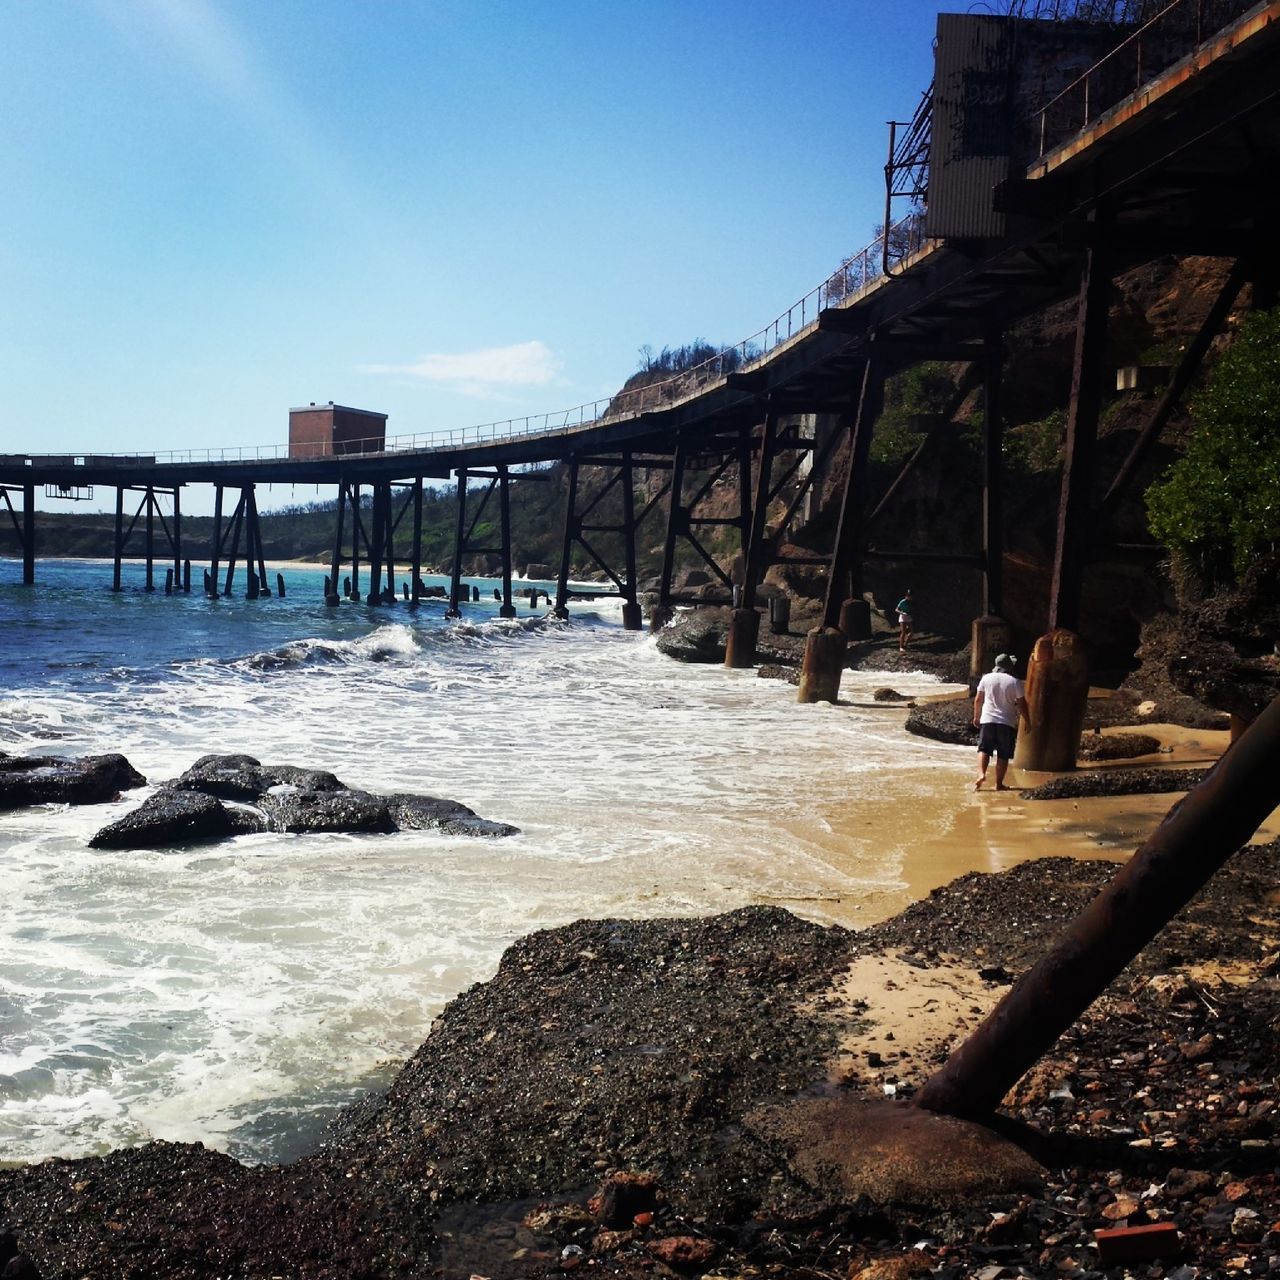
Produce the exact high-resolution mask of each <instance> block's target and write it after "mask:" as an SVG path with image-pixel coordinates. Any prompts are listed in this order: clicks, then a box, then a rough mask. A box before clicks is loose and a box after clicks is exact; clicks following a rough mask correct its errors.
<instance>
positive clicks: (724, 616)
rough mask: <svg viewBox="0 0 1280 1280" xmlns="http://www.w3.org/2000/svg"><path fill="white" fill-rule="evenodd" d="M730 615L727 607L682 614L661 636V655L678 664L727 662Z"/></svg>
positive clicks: (660, 633)
mask: <svg viewBox="0 0 1280 1280" xmlns="http://www.w3.org/2000/svg"><path fill="white" fill-rule="evenodd" d="M729 614H730V611H729V610H728V609H724V608H708V609H694V610H691V611H690V612H688V613H682V614H678V615H677V616H676V617H675V619H673V620H672V622H671V623H669V624H668V625H667V626H665V627H663V628H662V630H661V631H660V632H659V633H658V635H657V638H656V640H655V643H656V644H657V646H658V650H659V652H660V653H665V654H666V655H667V657H668V658H674V659H675V660H676V661H677V662H723V661H724V652H725V637H726V635H727V634H728V629H729Z"/></svg>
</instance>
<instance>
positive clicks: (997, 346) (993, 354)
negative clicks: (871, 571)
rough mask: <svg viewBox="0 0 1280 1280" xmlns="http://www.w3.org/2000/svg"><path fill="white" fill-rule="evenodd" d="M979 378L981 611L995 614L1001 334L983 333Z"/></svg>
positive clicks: (1000, 537) (998, 598)
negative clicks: (984, 346)
mask: <svg viewBox="0 0 1280 1280" xmlns="http://www.w3.org/2000/svg"><path fill="white" fill-rule="evenodd" d="M983 365H984V370H983V371H984V373H985V375H986V376H985V378H984V380H983V386H982V394H983V405H982V409H983V415H982V416H983V422H982V557H983V561H984V563H983V571H982V612H983V614H984V616H986V617H998V616H999V615H1000V614H1001V613H1003V611H1004V501H1003V483H1002V479H1001V476H1002V471H1003V467H1002V462H1003V456H1004V455H1003V446H1004V410H1003V407H1002V404H1001V382H1002V379H1003V375H1004V345H1003V335H1002V334H1000V333H999V332H998V331H995V332H992V333H989V334H988V335H987V356H986V359H985V361H984V362H983Z"/></svg>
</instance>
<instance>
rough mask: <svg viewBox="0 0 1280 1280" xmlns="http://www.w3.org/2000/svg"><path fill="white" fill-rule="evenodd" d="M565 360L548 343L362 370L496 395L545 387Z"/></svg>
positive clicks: (521, 344) (433, 356)
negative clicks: (400, 375) (405, 376)
mask: <svg viewBox="0 0 1280 1280" xmlns="http://www.w3.org/2000/svg"><path fill="white" fill-rule="evenodd" d="M563 367H564V366H563V363H562V361H560V360H559V359H558V358H557V357H556V355H555V353H554V352H553V351H552V350H551V348H550V347H548V346H547V345H546V343H543V342H538V341H536V340H535V341H533V342H517V343H515V344H514V345H512V346H509V347H483V348H481V349H480V350H478V351H459V352H455V353H453V354H440V353H435V354H431V355H425V356H422V357H421V358H420V359H418V360H415V361H414V362H413V363H412V364H366V365H362V366H361V372H363V373H392V374H405V375H408V376H410V377H413V378H418V379H420V380H421V381H423V382H429V383H431V384H433V385H435V386H442V387H447V388H448V389H449V390H451V391H458V392H461V393H462V394H463V395H473V396H494V395H498V394H500V392H501V391H503V390H505V389H508V388H512V387H545V386H549V385H551V384H552V383H554V382H556V381H557V380H558V379H559V375H560V370H561V369H562V368H563Z"/></svg>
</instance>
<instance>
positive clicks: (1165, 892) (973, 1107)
mask: <svg viewBox="0 0 1280 1280" xmlns="http://www.w3.org/2000/svg"><path fill="white" fill-rule="evenodd" d="M1277 759H1280V698H1278V699H1276V700H1275V701H1274V702H1272V703H1271V705H1270V706H1269V707H1267V709H1266V710H1265V711H1263V712H1262V714H1261V715H1260V716H1259V717H1258V718H1257V719H1256V720H1255V721H1254V722H1253V724H1251V725H1250V726H1249V728H1248V729H1246V730H1245V732H1244V733H1243V734H1242V735H1241V737H1240V738H1239V739H1238V740H1237V741H1236V742H1234V743H1233V744H1232V746H1231V749H1230V750H1229V751H1227V752H1226V753H1225V754H1224V755H1223V756H1222V758H1221V759H1220V760H1219V761H1218V763H1217V765H1216V766H1215V767H1214V768H1213V770H1212V772H1210V773H1209V775H1208V776H1207V777H1206V778H1204V780H1203V781H1201V782H1200V783H1199V785H1198V786H1196V787H1195V789H1194V790H1192V791H1191V792H1190V793H1189V794H1188V795H1187V797H1186V798H1185V799H1184V800H1182V801H1180V802H1179V803H1178V804H1176V805H1175V806H1174V807H1173V808H1172V809H1171V810H1170V811H1169V814H1168V816H1167V817H1166V818H1165V820H1164V821H1163V822H1162V823H1161V824H1160V826H1159V827H1157V828H1156V830H1155V832H1154V834H1152V836H1151V837H1150V838H1149V839H1148V840H1147V841H1146V843H1145V844H1144V845H1143V846H1142V847H1141V848H1140V849H1139V850H1138V851H1137V852H1136V853H1135V854H1134V855H1133V857H1132V858H1131V859H1130V860H1129V862H1128V863H1126V865H1125V866H1124V867H1122V868H1121V869H1120V870H1119V871H1118V872H1117V873H1116V875H1115V877H1114V878H1113V879H1112V880H1111V882H1110V883H1109V884H1108V885H1107V887H1106V888H1105V889H1103V890H1102V892H1101V893H1099V894H1098V895H1097V897H1095V898H1094V899H1093V901H1092V902H1091V903H1090V904H1089V905H1088V906H1087V907H1086V908H1085V910H1084V911H1083V912H1082V913H1081V914H1080V915H1079V916H1077V917H1076V919H1075V921H1074V922H1073V923H1072V924H1071V925H1070V926H1069V927H1068V928H1067V930H1066V932H1065V933H1064V934H1063V935H1062V936H1061V937H1060V939H1059V940H1058V942H1057V943H1056V944H1055V945H1054V946H1053V947H1052V948H1051V949H1050V950H1049V951H1048V952H1047V953H1046V954H1045V955H1044V956H1043V957H1042V958H1041V959H1040V960H1039V961H1038V962H1037V963H1036V964H1035V965H1034V966H1033V967H1032V968H1031V969H1030V970H1028V971H1027V972H1026V973H1025V974H1023V976H1022V977H1021V978H1020V979H1019V980H1018V981H1017V983H1016V984H1015V985H1014V986H1013V988H1012V989H1011V990H1010V991H1009V993H1008V994H1007V995H1006V996H1005V997H1004V999H1003V1000H1001V1001H1000V1003H999V1004H998V1005H997V1006H996V1007H995V1009H993V1010H992V1012H991V1013H990V1014H989V1015H988V1017H987V1018H986V1020H985V1021H984V1022H983V1023H982V1024H981V1025H980V1026H979V1027H978V1029H977V1030H976V1031H974V1032H973V1033H972V1035H970V1036H969V1038H968V1039H967V1040H965V1041H964V1043H963V1044H962V1045H960V1047H959V1048H958V1049H956V1051H955V1052H954V1053H953V1054H952V1055H951V1057H950V1058H948V1059H947V1062H946V1064H945V1065H944V1066H943V1067H942V1069H941V1070H940V1071H938V1072H937V1073H936V1074H935V1075H934V1076H932V1077H931V1078H930V1079H929V1080H927V1081H926V1082H925V1084H924V1086H923V1088H921V1090H920V1091H919V1092H918V1093H917V1094H916V1095H915V1097H914V1098H913V1099H912V1101H913V1102H914V1103H915V1104H916V1105H917V1106H920V1107H924V1108H926V1109H927V1110H930V1111H941V1112H944V1113H945V1114H947V1115H957V1116H972V1117H979V1118H980V1117H983V1116H987V1115H990V1113H991V1112H992V1111H994V1110H995V1108H996V1107H997V1106H998V1105H999V1104H1000V1100H1001V1099H1002V1098H1003V1097H1004V1095H1005V1094H1006V1093H1007V1092H1008V1090H1009V1089H1010V1088H1011V1087H1012V1086H1013V1084H1014V1083H1015V1082H1016V1081H1017V1080H1018V1078H1019V1077H1020V1076H1021V1075H1022V1074H1023V1072H1025V1071H1026V1070H1027V1068H1028V1067H1030V1066H1031V1065H1032V1064H1033V1063H1034V1062H1035V1061H1036V1060H1037V1059H1038V1058H1039V1057H1040V1056H1041V1055H1042V1054H1043V1053H1045V1052H1046V1051H1047V1050H1048V1049H1049V1048H1050V1046H1051V1045H1052V1044H1053V1043H1054V1041H1055V1040H1057V1038H1058V1037H1059V1036H1060V1035H1061V1034H1062V1033H1063V1032H1064V1031H1065V1030H1066V1029H1067V1028H1068V1027H1069V1026H1071V1024H1072V1023H1073V1022H1074V1021H1075V1020H1076V1019H1077V1018H1078V1017H1079V1016H1080V1014H1081V1013H1083V1012H1084V1010H1085V1009H1087V1008H1088V1007H1089V1005H1090V1004H1092V1002H1093V1001H1094V1000H1095V999H1097V997H1098V996H1100V995H1101V994H1102V992H1103V991H1105V990H1106V988H1107V985H1108V984H1109V983H1110V982H1111V981H1112V979H1113V978H1115V977H1116V975H1117V974H1119V973H1120V971H1121V970H1122V969H1123V968H1124V967H1125V965H1127V964H1128V963H1129V962H1130V961H1131V960H1132V959H1133V957H1134V956H1136V955H1137V954H1138V952H1139V951H1141V950H1142V948H1143V947H1144V946H1146V944H1147V943H1148V942H1150V941H1151V939H1152V938H1154V937H1155V936H1156V934H1158V933H1159V932H1160V930H1161V929H1162V928H1163V927H1164V926H1165V925H1166V924H1167V923H1168V922H1169V920H1171V919H1172V918H1173V916H1174V915H1175V914H1176V913H1177V912H1178V911H1179V910H1181V909H1182V907H1183V906H1185V905H1186V903H1187V902H1189V901H1190V900H1191V898H1192V897H1193V896H1194V895H1195V894H1196V893H1197V892H1198V891H1199V890H1200V889H1201V888H1202V887H1203V886H1204V884H1205V883H1206V882H1207V881H1208V880H1209V879H1210V877H1211V876H1212V875H1213V873H1214V872H1215V871H1217V870H1218V868H1219V867H1221V866H1222V865H1223V863H1225V862H1226V861H1227V859H1228V858H1230V857H1231V855H1232V854H1233V853H1235V852H1236V851H1237V850H1238V849H1240V848H1241V847H1242V846H1243V845H1244V844H1245V842H1246V841H1247V840H1248V839H1249V838H1250V837H1251V836H1252V835H1253V833H1254V832H1255V831H1256V830H1257V829H1258V827H1259V825H1260V824H1261V823H1262V822H1263V821H1264V819H1265V818H1266V817H1267V815H1268V814H1270V813H1271V812H1272V811H1273V810H1274V809H1275V808H1276V806H1277V805H1280V770H1277V769H1276V760H1277Z"/></svg>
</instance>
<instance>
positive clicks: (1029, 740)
mask: <svg viewBox="0 0 1280 1280" xmlns="http://www.w3.org/2000/svg"><path fill="white" fill-rule="evenodd" d="M1026 697H1027V710H1028V711H1029V713H1030V716H1031V727H1030V728H1027V727H1026V726H1025V725H1023V726H1022V728H1021V730H1020V731H1019V733H1018V746H1017V750H1016V752H1015V753H1014V757H1013V763H1014V764H1015V765H1016V766H1017V767H1018V768H1019V769H1031V770H1039V771H1044V770H1053V771H1061V770H1065V769H1074V768H1075V767H1076V752H1077V750H1078V749H1079V747H1080V731H1081V729H1082V728H1083V726H1084V712H1085V704H1086V703H1087V702H1088V700H1089V660H1088V655H1087V653H1086V651H1085V646H1084V641H1083V640H1081V639H1080V637H1079V636H1078V635H1076V633H1075V632H1074V631H1067V630H1066V629H1065V628H1061V627H1060V628H1059V629H1058V630H1056V631H1050V632H1049V634H1048V635H1043V636H1041V637H1040V639H1039V640H1037V641H1036V643H1035V648H1033V649H1032V651H1031V657H1030V659H1029V660H1028V662H1027V692H1026Z"/></svg>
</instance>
